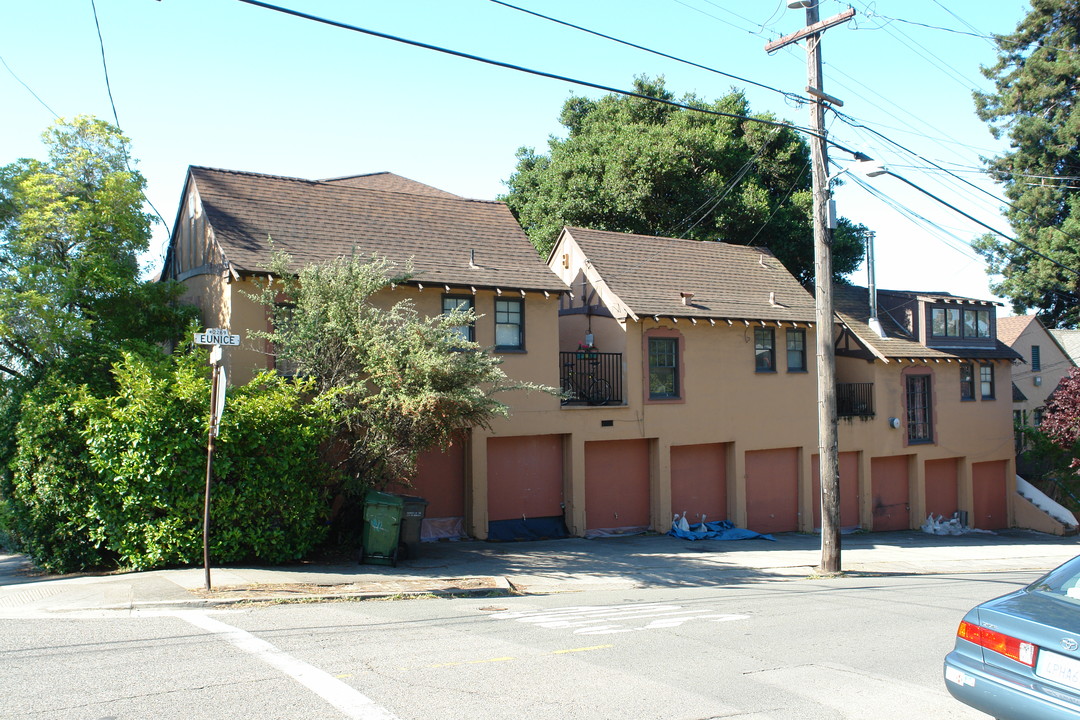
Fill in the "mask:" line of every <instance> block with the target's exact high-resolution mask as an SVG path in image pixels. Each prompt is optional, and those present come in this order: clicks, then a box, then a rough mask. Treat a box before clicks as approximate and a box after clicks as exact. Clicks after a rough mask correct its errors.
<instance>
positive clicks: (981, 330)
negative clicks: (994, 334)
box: [964, 310, 990, 338]
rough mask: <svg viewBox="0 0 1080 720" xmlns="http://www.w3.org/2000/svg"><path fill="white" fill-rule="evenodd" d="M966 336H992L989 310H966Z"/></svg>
mask: <svg viewBox="0 0 1080 720" xmlns="http://www.w3.org/2000/svg"><path fill="white" fill-rule="evenodd" d="M964 337H969V338H988V337H990V311H989V310H964Z"/></svg>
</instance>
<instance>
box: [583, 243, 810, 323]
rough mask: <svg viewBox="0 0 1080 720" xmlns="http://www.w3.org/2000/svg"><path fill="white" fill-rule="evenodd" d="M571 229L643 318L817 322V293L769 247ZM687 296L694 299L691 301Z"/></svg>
mask: <svg viewBox="0 0 1080 720" xmlns="http://www.w3.org/2000/svg"><path fill="white" fill-rule="evenodd" d="M564 232H566V233H569V235H570V237H572V238H573V239H574V240H575V241H576V242H577V244H578V246H579V247H580V248H581V249H582V251H583V252H584V253H585V256H586V257H587V258H588V259H589V261H590V262H591V263H592V265H593V266H594V267H595V268H596V270H597V271H598V272H599V274H600V276H601V277H602V278H603V279H604V281H605V282H606V283H607V285H608V287H609V288H611V290H612V292H614V293H615V295H617V296H618V297H619V298H620V299H621V300H622V301H623V302H624V303H626V305H627V306H628V307H629V308H630V310H631V311H632V312H633V313H634V314H635V315H638V316H639V317H640V316H648V315H664V316H668V317H671V316H675V317H696V318H715V319H731V320H780V321H799V322H813V321H814V298H813V297H812V296H811V295H810V294H809V293H808V292H806V290H805V289H804V288H803V287H802V285H800V284H799V283H798V281H797V280H795V278H794V277H793V276H792V275H791V273H789V272H788V271H787V270H786V269H785V268H784V266H783V265H781V264H780V261H779V260H777V259H776V258H775V257H773V255H772V253H770V252H769V251H768V250H766V249H764V248H753V247H745V246H742V245H729V244H727V243H721V242H702V241H699V240H679V239H676V238H667V237H656V236H651V235H633V234H630V233H620V232H608V231H604V230H588V229H585V228H577V227H569V228H566V229H565V230H564ZM680 293H693V298H691V299H690V300H689V302H688V304H687V305H683V303H682V298H681V296H680ZM770 298H771V299H772V302H770Z"/></svg>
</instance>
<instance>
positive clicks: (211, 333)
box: [195, 328, 240, 345]
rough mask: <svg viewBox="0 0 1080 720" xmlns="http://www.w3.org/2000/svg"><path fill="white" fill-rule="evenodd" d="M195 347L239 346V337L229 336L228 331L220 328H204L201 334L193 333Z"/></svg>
mask: <svg viewBox="0 0 1080 720" xmlns="http://www.w3.org/2000/svg"><path fill="white" fill-rule="evenodd" d="M195 344H196V345H239V344H240V336H239V335H230V334H229V331H228V330H222V329H221V328H206V330H204V331H203V332H197V333H195Z"/></svg>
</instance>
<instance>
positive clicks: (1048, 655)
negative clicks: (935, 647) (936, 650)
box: [945, 557, 1080, 720]
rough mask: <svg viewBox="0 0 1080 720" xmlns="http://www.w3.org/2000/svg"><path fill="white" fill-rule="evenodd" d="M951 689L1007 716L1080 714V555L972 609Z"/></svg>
mask: <svg viewBox="0 0 1080 720" xmlns="http://www.w3.org/2000/svg"><path fill="white" fill-rule="evenodd" d="M945 686H946V687H947V688H948V689H949V692H950V693H952V696H953V697H954V698H956V699H957V700H959V701H960V702H962V703H966V704H967V705H970V706H971V707H973V708H976V709H978V710H981V711H982V712H984V713H988V714H990V715H992V716H994V717H995V718H999V719H1000V720H1054V719H1056V718H1070V719H1071V720H1077V719H1080V557H1076V558H1073V559H1072V560H1070V561H1068V562H1067V563H1065V564H1064V565H1062V566H1060V567H1058V568H1057V569H1055V570H1052V571H1050V572H1049V573H1048V574H1046V575H1044V576H1043V577H1041V578H1040V579H1038V580H1036V581H1035V582H1033V583H1032V584H1031V585H1028V586H1027V587H1026V588H1024V589H1022V590H1017V591H1016V592H1012V593H1009V594H1008V595H1003V596H1002V597H999V598H997V599H995V600H990V601H989V602H985V603H983V604H982V605H978V606H976V607H975V608H973V609H972V610H970V611H969V612H968V614H967V615H965V616H964V619H963V621H962V622H961V623H960V627H959V628H958V629H957V631H956V647H955V648H953V651H952V652H951V653H949V654H948V655H947V656H946V657H945Z"/></svg>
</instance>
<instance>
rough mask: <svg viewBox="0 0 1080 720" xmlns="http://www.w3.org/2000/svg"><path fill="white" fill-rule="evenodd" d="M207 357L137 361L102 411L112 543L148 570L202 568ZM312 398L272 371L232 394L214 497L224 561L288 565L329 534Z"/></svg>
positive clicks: (102, 513)
mask: <svg viewBox="0 0 1080 720" xmlns="http://www.w3.org/2000/svg"><path fill="white" fill-rule="evenodd" d="M204 358H205V354H201V353H200V354H199V355H190V356H179V357H177V359H176V361H175V362H174V363H173V364H172V365H171V366H162V365H160V364H154V363H148V362H147V361H146V360H145V359H142V358H138V357H136V356H131V355H128V356H125V360H124V362H123V363H121V364H120V365H118V366H117V368H116V371H115V372H116V378H117V381H118V383H119V386H120V388H121V389H120V391H119V392H118V393H117V394H116V395H115V396H113V397H109V398H105V399H103V400H99V401H95V402H94V403H93V404H94V412H93V413H91V415H92V418H91V420H90V422H89V423H88V424H87V426H86V430H85V436H86V439H87V445H88V447H89V450H90V463H91V465H92V467H93V468H94V469H95V470H96V471H97V472H98V473H99V474H100V475H101V478H102V480H103V486H104V488H105V490H104V492H103V493H102V498H101V502H100V503H99V506H98V508H97V510H96V513H97V515H98V516H99V517H100V519H101V521H102V522H101V532H102V537H101V541H102V543H103V544H104V545H105V546H106V547H109V548H111V549H114V550H115V551H116V553H117V554H118V556H119V560H120V562H121V563H122V564H124V565H126V566H129V567H132V568H137V569H146V568H151V567H161V566H163V565H170V564H183V563H195V562H198V561H200V560H201V558H202V517H203V493H204V490H205V479H206V474H205V473H206V433H207V418H208V414H209V396H210V382H209V379H208V378H207V375H208V373H207V371H206V367H205V365H203V364H202V363H201V362H200V360H202V359H204ZM309 390H310V388H309V387H308V386H307V385H306V384H305V383H303V382H299V383H294V382H290V381H288V380H285V379H283V378H280V377H278V376H277V375H275V374H273V373H265V374H262V375H259V376H258V377H256V378H255V379H254V380H253V381H252V382H251V383H249V384H248V385H246V386H243V387H240V388H236V389H234V390H233V391H232V392H231V393H230V397H229V400H228V402H227V403H226V406H227V409H226V411H225V413H224V415H223V418H222V424H221V429H220V435H219V437H218V439H217V442H216V452H215V457H214V465H213V471H214V472H213V482H212V492H211V506H210V508H211V509H210V517H211V532H210V540H211V542H210V554H211V558H212V560H213V561H214V562H233V561H240V560H256V561H261V562H271V563H276V562H283V561H286V560H291V559H297V558H300V557H302V556H303V555H304V554H305V553H306V552H307V551H309V550H310V549H311V548H312V547H314V546H315V545H316V544H318V543H319V542H320V541H321V540H322V538H323V536H324V534H325V523H324V522H323V519H324V517H325V514H326V500H325V497H324V493H323V491H322V488H323V480H324V476H325V469H324V468H323V467H322V466H321V465H320V463H319V462H318V460H317V454H318V447H319V444H320V443H321V441H322V440H323V439H324V437H325V430H323V428H324V427H327V423H325V422H322V420H321V413H322V406H321V405H319V404H313V403H309V402H307V396H308V395H309Z"/></svg>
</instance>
